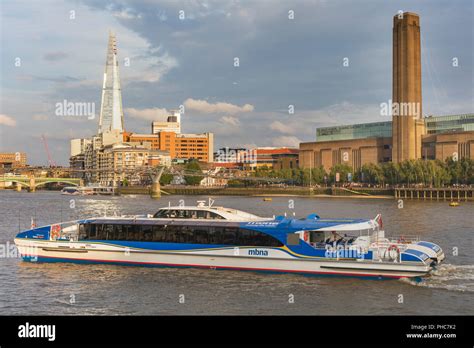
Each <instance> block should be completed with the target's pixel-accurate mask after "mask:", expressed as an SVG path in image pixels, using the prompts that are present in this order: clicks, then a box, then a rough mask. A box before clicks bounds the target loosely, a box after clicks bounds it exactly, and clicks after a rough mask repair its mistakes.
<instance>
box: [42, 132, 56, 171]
mask: <svg viewBox="0 0 474 348" xmlns="http://www.w3.org/2000/svg"><path fill="white" fill-rule="evenodd" d="M41 140H43V144H44V149H45V150H46V154H47V155H48V163H49V167H50V168H53V167H56V163H55V162H54V161H53V158H52V157H51V153H50V152H49V147H48V142H47V141H46V137H45V136H44V134H41Z"/></svg>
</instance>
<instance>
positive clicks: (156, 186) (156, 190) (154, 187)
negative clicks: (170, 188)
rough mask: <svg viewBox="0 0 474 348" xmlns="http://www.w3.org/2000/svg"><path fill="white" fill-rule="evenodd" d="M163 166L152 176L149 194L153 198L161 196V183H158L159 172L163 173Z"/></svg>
mask: <svg viewBox="0 0 474 348" xmlns="http://www.w3.org/2000/svg"><path fill="white" fill-rule="evenodd" d="M163 170H164V167H161V168H160V169H159V170H158V173H156V175H154V176H153V182H152V184H151V189H150V196H151V198H153V199H159V198H160V197H161V185H160V178H161V174H163Z"/></svg>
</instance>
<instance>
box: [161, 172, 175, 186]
mask: <svg viewBox="0 0 474 348" xmlns="http://www.w3.org/2000/svg"><path fill="white" fill-rule="evenodd" d="M171 181H173V174H169V173H163V174H161V177H160V185H169V184H171Z"/></svg>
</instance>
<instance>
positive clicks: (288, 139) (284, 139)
mask: <svg viewBox="0 0 474 348" xmlns="http://www.w3.org/2000/svg"><path fill="white" fill-rule="evenodd" d="M300 143H301V140H300V139H298V138H297V137H295V136H286V135H284V136H281V137H276V138H273V140H272V144H273V146H278V147H299V146H300Z"/></svg>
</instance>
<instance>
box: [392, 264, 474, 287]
mask: <svg viewBox="0 0 474 348" xmlns="http://www.w3.org/2000/svg"><path fill="white" fill-rule="evenodd" d="M401 281H403V282H406V283H409V284H411V285H415V286H420V287H426V288H432V289H445V290H451V291H461V292H474V265H450V264H443V265H440V266H439V267H438V268H437V269H436V270H434V271H432V272H431V274H430V276H428V277H426V278H423V279H422V280H421V281H416V280H412V279H408V278H404V279H401Z"/></svg>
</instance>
